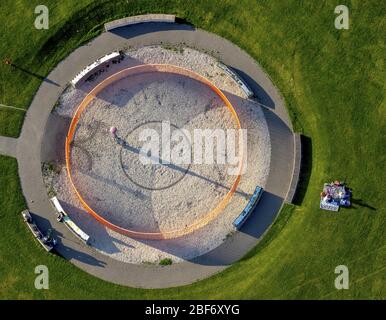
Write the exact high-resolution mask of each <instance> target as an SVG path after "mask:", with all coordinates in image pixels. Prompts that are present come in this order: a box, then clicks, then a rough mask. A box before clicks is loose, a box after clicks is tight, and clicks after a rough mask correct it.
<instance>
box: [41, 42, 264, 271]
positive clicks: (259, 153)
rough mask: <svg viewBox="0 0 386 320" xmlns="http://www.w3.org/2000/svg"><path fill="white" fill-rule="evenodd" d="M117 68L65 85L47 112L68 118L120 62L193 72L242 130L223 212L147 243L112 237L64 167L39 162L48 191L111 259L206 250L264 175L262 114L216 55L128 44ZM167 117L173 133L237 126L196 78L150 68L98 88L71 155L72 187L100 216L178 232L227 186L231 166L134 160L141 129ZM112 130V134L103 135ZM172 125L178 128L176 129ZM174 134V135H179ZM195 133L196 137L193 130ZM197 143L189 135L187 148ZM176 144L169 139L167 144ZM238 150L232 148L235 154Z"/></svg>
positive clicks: (227, 230)
mask: <svg viewBox="0 0 386 320" xmlns="http://www.w3.org/2000/svg"><path fill="white" fill-rule="evenodd" d="M126 54H127V57H126V58H125V59H124V60H123V61H122V62H121V63H119V64H117V65H111V66H109V68H106V70H105V72H103V73H101V74H100V75H99V76H98V77H96V78H95V79H93V80H92V81H88V82H85V83H84V84H83V85H82V86H81V87H80V88H79V89H73V88H68V89H67V90H66V91H65V92H64V93H63V95H62V96H61V99H60V103H59V104H58V106H57V107H56V108H55V110H54V111H53V112H55V113H56V114H57V115H60V116H63V117H71V116H72V115H73V113H74V111H75V108H76V107H77V105H78V104H79V103H80V101H81V100H82V98H83V97H84V96H85V94H86V93H87V92H88V91H89V90H91V89H92V88H93V87H94V86H95V85H96V84H97V83H98V82H99V81H101V80H102V79H104V78H105V77H107V76H108V75H110V74H112V73H115V72H117V71H119V70H120V69H122V68H125V67H127V66H131V65H136V64H143V63H169V64H174V65H177V66H182V67H185V68H188V69H190V70H192V71H195V72H197V73H199V74H201V75H203V76H205V77H207V78H208V79H209V80H210V81H212V82H213V83H214V84H215V85H216V86H218V87H219V88H220V89H222V90H223V92H224V93H225V94H226V95H227V97H228V99H229V100H230V101H231V102H232V104H233V105H234V107H235V109H236V111H237V113H238V116H239V118H240V121H241V125H242V128H243V129H247V130H248V133H247V147H248V149H247V151H248V152H247V169H246V172H245V174H244V175H243V176H242V178H241V180H240V184H239V186H238V189H237V191H236V193H235V194H234V196H233V197H232V199H231V201H230V203H229V204H228V206H227V207H226V208H225V209H224V211H223V212H222V213H221V214H220V215H219V216H218V217H217V218H216V219H215V220H213V221H212V222H210V223H209V224H208V225H206V226H205V227H203V228H201V229H199V230H197V231H195V232H193V233H191V234H188V235H185V236H183V237H179V238H176V239H171V240H158V241H155V240H153V241H150V240H149V241H144V240H136V239H131V238H129V237H126V236H123V235H121V234H118V233H116V232H114V231H112V230H110V229H108V228H106V227H104V226H102V225H101V224H99V223H98V222H97V221H96V220H95V219H94V218H93V217H91V216H90V215H89V214H87V213H86V212H85V211H84V210H83V208H82V206H81V205H80V203H79V201H78V200H77V199H76V197H75V195H74V193H73V191H72V190H71V188H70V186H69V181H68V177H67V173H66V169H65V166H64V165H62V167H59V168H58V167H56V168H55V170H52V168H47V167H46V168H45V170H44V177H45V182H46V185H47V188H48V191H49V192H50V193H53V192H56V193H57V196H58V198H59V200H60V201H61V203H62V205H63V207H64V208H65V210H66V211H67V213H68V214H69V215H70V216H71V218H72V219H73V220H74V221H75V222H76V223H77V224H78V225H79V226H80V227H81V228H82V229H83V230H84V231H85V232H86V233H88V234H89V235H90V237H91V239H92V240H91V245H92V246H93V247H94V248H95V249H97V250H99V251H101V252H102V253H105V254H108V255H110V256H111V257H112V258H115V259H119V260H122V261H125V262H130V263H157V262H159V261H160V260H161V259H163V258H171V259H172V260H173V261H174V262H179V261H181V260H186V259H192V258H194V257H196V256H198V255H201V254H204V253H205V252H208V251H210V250H212V249H214V248H215V247H217V246H218V245H220V244H221V243H222V242H223V241H224V239H225V238H226V237H227V236H228V235H229V234H231V233H232V232H233V227H232V222H233V220H234V219H235V218H236V217H237V216H238V215H239V214H240V212H241V211H242V210H243V208H244V207H245V205H246V204H247V202H248V199H249V197H250V195H251V194H252V193H253V191H254V189H255V187H256V185H259V186H263V187H264V185H265V183H266V179H267V176H268V172H269V163H270V142H269V133H268V128H267V124H266V121H265V119H264V115H263V112H262V110H261V108H260V107H259V105H258V104H257V103H256V102H254V101H253V100H248V99H247V98H246V97H245V95H244V93H243V92H242V90H241V89H240V88H239V86H238V85H237V83H236V82H235V81H234V80H233V79H232V78H231V77H230V76H228V75H226V74H225V73H224V72H223V70H222V69H220V68H219V67H218V66H217V61H216V60H215V59H214V58H213V57H211V56H209V55H207V54H205V53H202V52H199V51H196V50H194V49H191V48H184V47H179V48H165V47H160V46H157V47H143V48H136V49H130V50H128V51H127V52H126ZM161 121H169V122H170V124H171V129H172V131H174V130H175V131H179V130H181V129H185V130H186V132H189V133H193V130H194V129H216V128H221V129H224V130H227V129H235V128H236V124H235V121H234V119H233V118H232V117H231V114H230V112H229V111H228V109H227V108H226V107H225V106H224V105H223V103H222V101H221V100H220V99H219V98H218V97H217V96H216V95H215V94H214V93H213V92H212V91H211V90H210V89H209V88H208V87H206V86H205V85H203V84H201V83H199V82H197V81H196V80H193V79H190V78H187V77H184V76H179V75H172V74H164V73H147V74H141V75H136V76H131V77H127V78H125V79H122V80H120V81H119V82H117V83H114V84H113V85H111V86H109V87H107V88H106V89H104V90H103V91H102V92H101V93H100V94H99V95H98V97H97V98H96V99H94V100H93V101H92V102H91V103H90V105H89V106H88V108H87V109H86V110H85V111H84V113H83V114H82V116H81V118H80V121H79V125H78V129H77V132H76V134H75V137H74V143H73V147H72V152H71V161H72V164H73V166H72V170H73V176H74V183H75V185H76V186H77V188H78V190H79V192H80V193H81V194H82V196H83V197H84V198H85V200H86V201H87V202H88V204H89V205H90V206H91V207H92V208H93V209H94V210H95V211H96V212H98V213H99V214H100V215H101V216H103V217H104V218H105V219H107V220H109V221H111V222H113V223H115V224H118V225H120V226H122V227H125V228H130V229H133V230H136V231H146V232H158V231H169V230H174V229H179V228H183V227H184V226H186V225H189V224H191V223H193V222H194V221H197V219H200V218H202V217H204V216H205V215H206V214H207V213H208V212H209V211H210V210H212V209H213V208H214V207H215V206H216V205H217V204H218V203H219V202H220V201H221V199H222V198H223V197H224V195H225V194H226V193H227V192H228V191H229V188H230V186H231V185H232V183H233V181H234V179H235V176H233V175H230V174H229V170H228V169H229V168H230V167H233V166H232V165H230V164H218V163H215V164H210V165H209V164H194V163H193V164H191V165H188V164H171V165H164V164H157V165H154V164H148V165H144V164H142V163H141V162H140V161H139V155H138V152H139V150H140V148H141V144H142V142H140V141H139V140H138V137H139V132H140V131H141V130H143V129H153V130H156V131H158V132H159V131H160V129H161ZM111 126H115V127H116V128H117V136H118V137H119V138H120V139H121V141H124V145H121V144H119V143H117V141H116V140H115V139H114V138H113V137H112V136H111V134H110V133H109V132H108V130H109V128H110V127H111ZM177 128H178V129H177ZM179 132H181V131H179ZM192 136H193V134H192ZM194 145H195V141H191V147H192V148H194ZM172 147H173V145H172ZM236 151H237V150H236Z"/></svg>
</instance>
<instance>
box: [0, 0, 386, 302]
mask: <svg viewBox="0 0 386 320" xmlns="http://www.w3.org/2000/svg"><path fill="white" fill-rule="evenodd" d="M37 4H40V3H39V1H28V2H27V1H22V0H19V1H17V0H13V1H10V0H3V1H2V2H1V4H0V9H1V10H0V19H1V20H0V21H1V23H3V24H6V25H7V27H6V28H5V29H4V28H3V30H2V33H1V34H0V40H1V41H0V58H1V59H2V58H3V57H5V56H10V57H11V58H12V59H13V62H14V63H15V64H16V65H17V66H19V67H20V68H22V69H25V70H28V71H29V72H30V73H26V72H24V71H22V70H21V69H16V70H12V69H11V67H9V66H5V65H3V64H2V65H0V77H1V78H0V80H1V82H0V83H1V85H0V103H2V104H6V105H13V106H17V107H21V108H27V106H28V105H29V103H30V101H31V99H32V97H33V94H34V92H36V90H37V88H38V86H39V83H40V81H41V80H40V76H45V75H47V74H48V72H49V70H51V69H52V68H53V67H54V66H55V65H56V64H57V63H58V62H59V61H60V60H61V59H62V58H64V57H65V56H66V55H68V54H69V53H70V52H71V51H72V50H74V49H75V48H76V47H77V46H78V45H79V44H80V43H84V42H85V41H87V40H88V39H90V38H92V37H93V36H95V35H96V34H98V32H99V31H100V30H101V26H102V24H103V22H105V21H107V20H111V19H112V18H117V17H122V16H127V15H134V14H138V13H146V12H168V13H176V14H177V15H178V16H179V17H182V18H186V19H187V20H188V21H190V22H192V23H193V24H194V25H196V26H198V27H200V28H204V29H206V30H209V31H211V32H215V33H217V34H219V35H221V36H223V37H225V38H227V39H229V40H231V41H233V42H234V43H236V44H237V45H239V46H240V47H241V48H243V49H244V50H246V51H247V52H248V53H249V54H250V55H251V56H253V57H254V58H255V59H256V60H257V61H259V63H260V64H261V65H262V66H263V67H264V68H265V69H266V71H267V72H268V74H269V75H270V77H271V78H272V79H273V81H274V83H275V84H276V85H277V86H278V88H279V89H280V91H281V92H282V94H283V96H284V98H285V100H286V103H287V106H288V110H289V113H290V116H291V118H292V120H293V123H294V126H295V128H296V130H297V131H300V132H302V133H303V134H304V135H306V136H307V137H309V138H310V141H311V143H310V145H311V144H312V159H309V160H310V161H309V162H308V163H311V162H312V171H311V173H310V179H309V183H308V186H307V188H306V189H305V188H303V190H306V191H305V194H304V199H303V201H302V202H301V204H300V205H299V206H286V207H285V208H284V209H283V210H282V212H281V213H280V216H279V218H278V220H277V221H276V223H275V225H274V226H273V227H272V229H271V230H270V232H269V234H268V235H267V236H266V237H265V238H264V239H263V240H262V242H261V243H260V244H259V245H258V246H257V247H256V248H255V249H254V250H252V252H250V253H249V254H248V255H247V256H246V257H245V258H244V259H242V260H241V261H240V262H238V263H236V264H235V265H233V266H232V267H230V268H229V269H227V270H226V271H224V272H222V273H220V274H218V275H216V276H214V277H212V278H209V279H206V280H203V281H200V282H197V283H195V284H192V285H190V286H185V287H179V288H172V289H165V290H141V289H133V288H125V287H120V286H116V285H112V284H109V283H106V282H103V281H101V280H99V279H96V278H94V277H91V276H89V275H88V274H86V273H84V272H83V271H81V270H79V269H77V268H76V267H74V266H73V265H72V264H70V263H68V262H66V261H64V260H63V259H61V258H59V257H56V256H52V255H48V254H46V253H45V252H43V250H42V249H41V248H40V247H38V245H37V244H35V243H34V242H33V239H32V238H31V236H30V235H29V234H28V232H27V229H26V228H25V226H24V225H23V224H22V222H21V219H20V217H19V211H20V210H21V209H22V208H23V207H24V204H23V201H24V200H23V199H22V197H21V193H20V186H19V183H18V178H17V168H16V162H15V160H13V159H10V158H6V157H0V186H1V189H0V203H1V207H0V222H1V231H2V232H1V233H0V261H1V263H0V298H58V299H62V298H137V299H142V298H184V299H191V298H219V299H220V298H225V299H228V298H234V299H242V298H253V299H254V298H316V299H319V298H339V299H348V298H383V299H385V298H386V241H385V240H386V237H385V231H384V230H385V227H386V219H385V218H386V217H385V215H386V205H385V201H384V195H385V190H386V183H385V181H386V168H385V163H386V138H385V137H386V103H385V91H386V90H385V79H386V75H385V65H384V64H385V52H386V45H385V41H384V39H385V38H386V31H385V30H386V19H385V12H386V3H385V2H379V1H359V0H358V1H346V2H345V4H346V5H347V6H348V7H349V9H350V29H349V30H336V29H335V28H334V17H335V15H334V8H335V6H336V5H338V4H340V3H338V2H337V1H307V2H300V1H295V0H292V1H285V2H284V1H246V0H244V1H231V0H228V1H221V2H220V1H218V2H216V1H206V0H201V1H200V0H199V1H197V0H195V1H194V0H191V1H190V0H183V1H178V0H168V1H153V0H146V1H145V0H143V1H91V0H82V1H72V0H68V1H60V2H58V1H53V0H46V1H45V4H46V5H47V6H48V7H49V8H50V9H51V11H50V12H51V15H50V19H51V20H50V23H51V28H50V29H49V30H47V31H38V30H35V29H34V28H33V21H34V14H33V9H34V7H35V5H37ZM85 17H88V18H87V19H86V18H85ZM32 74H34V75H32ZM22 120H23V116H22V113H20V111H10V110H7V111H5V110H2V109H1V108H0V134H2V135H10V136H17V135H18V134H19V130H20V126H21V124H22ZM336 178H338V179H344V178H346V179H347V181H348V182H349V185H350V187H351V188H353V190H354V195H353V197H354V200H355V203H354V206H353V208H352V209H343V210H341V211H340V212H339V213H338V214H336V213H329V212H326V211H321V210H319V209H318V200H319V192H320V190H321V187H322V184H323V182H328V181H331V180H333V179H336ZM4 186H7V187H4ZM37 264H46V265H47V266H48V267H49V270H50V290H45V291H38V290H35V289H34V287H33V281H34V277H35V275H34V272H33V271H34V267H35V266H36V265H37ZM340 264H345V265H347V266H348V268H349V270H350V289H349V290H343V291H337V290H336V289H335V288H334V278H335V276H336V275H335V274H334V269H335V267H336V266H337V265H340Z"/></svg>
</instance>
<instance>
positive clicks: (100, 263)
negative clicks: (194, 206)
mask: <svg viewBox="0 0 386 320" xmlns="http://www.w3.org/2000/svg"><path fill="white" fill-rule="evenodd" d="M166 43H168V44H180V43H185V44H186V45H188V46H190V47H193V48H196V49H202V50H205V51H207V52H211V53H212V54H213V55H215V56H217V57H218V58H219V59H221V60H222V61H223V62H224V63H226V64H227V65H229V66H231V67H232V68H234V69H235V70H236V71H237V72H238V73H239V74H240V75H241V76H242V77H243V78H244V79H245V80H246V82H247V83H248V84H249V85H250V87H251V88H252V90H253V91H254V92H255V94H256V95H257V96H258V98H259V101H260V102H261V103H262V104H263V105H265V106H266V107H265V108H264V112H265V114H266V118H267V122H268V127H269V131H270V135H271V147H272V151H271V168H270V174H269V178H268V184H267V186H266V190H265V193H264V195H263V197H262V199H261V202H260V204H259V205H258V206H257V208H256V210H255V212H254V213H253V214H252V216H251V218H250V219H249V220H248V222H247V223H246V224H245V225H244V227H243V229H242V230H241V231H240V232H237V233H236V234H235V235H234V236H232V237H230V238H229V239H228V240H227V241H225V242H224V243H223V244H222V245H221V246H219V247H218V248H216V249H214V250H213V251H211V252H209V253H207V254H205V255H203V256H201V257H198V258H196V259H194V260H192V261H189V262H183V263H178V264H174V265H171V266H167V267H161V266H155V265H154V266H153V265H146V266H145V265H134V264H127V263H123V262H121V261H117V260H113V259H111V258H109V257H108V256H105V255H103V254H101V253H99V252H97V251H95V250H93V249H92V248H90V247H88V246H87V245H85V244H83V243H82V242H81V241H80V240H78V239H77V238H76V237H75V236H74V235H73V234H72V233H71V232H70V231H69V230H68V229H67V228H66V227H65V226H64V225H63V224H62V223H58V222H57V221H56V216H55V214H54V211H53V208H52V207H51V205H50V203H49V200H48V196H47V192H46V189H45V186H44V183H43V178H42V172H41V163H42V159H44V154H43V155H42V143H43V137H44V136H45V135H49V134H50V131H49V130H47V131H46V125H47V120H48V117H49V115H50V113H51V110H52V107H53V106H54V104H55V102H56V100H57V99H58V97H59V96H60V94H61V93H62V91H63V89H64V88H65V86H66V85H67V83H68V82H69V81H70V80H71V79H72V78H74V76H75V75H76V74H77V73H78V72H79V70H81V69H82V68H84V67H85V66H86V65H88V64H90V63H92V62H93V61H95V60H96V59H97V58H99V57H101V56H103V55H105V54H107V53H110V52H112V51H113V50H119V49H122V48H127V47H130V46H139V45H152V44H166ZM63 134H65V132H63ZM45 141H46V140H45ZM293 141H294V138H293V133H292V129H291V125H290V121H289V118H288V115H287V111H286V108H285V106H284V102H283V99H282V98H281V96H280V94H279V92H278V91H277V89H276V88H275V86H274V85H273V84H272V82H271V81H270V79H269V77H268V76H267V75H266V74H265V73H264V71H263V70H262V69H261V67H260V66H259V65H257V64H256V63H255V62H254V60H253V59H252V58H251V57H250V56H249V55H247V54H246V53H245V52H244V51H242V50H240V49H239V48H238V47H236V46H235V45H233V44H232V43H230V42H229V41H227V40H225V39H223V38H220V37H218V36H216V35H214V34H211V33H208V32H205V31H203V30H199V29H195V28H193V27H191V26H186V25H179V24H163V23H148V24H140V25H134V26H129V27H122V28H119V29H115V30H113V32H104V33H103V34H101V35H100V36H98V37H97V38H96V39H94V40H93V41H92V42H91V43H89V44H88V45H85V46H82V47H80V48H78V49H77V50H75V51H74V52H73V53H72V54H70V55H69V56H68V57H67V58H66V59H65V60H63V61H62V62H61V63H59V64H58V65H57V67H56V68H55V69H54V70H53V71H52V72H51V73H50V74H49V75H48V77H47V79H46V80H45V81H43V82H42V84H41V86H40V88H39V90H38V91H37V93H36V95H35V97H34V99H33V101H32V103H31V105H30V107H29V109H28V112H27V114H26V119H25V121H24V125H23V128H22V132H21V135H20V138H19V139H17V140H16V139H12V138H4V137H0V154H6V155H10V156H14V157H17V159H18V164H19V175H20V180H21V185H22V190H23V193H24V196H25V199H26V201H27V203H28V207H29V209H30V211H31V212H32V213H33V215H34V219H35V220H36V222H37V224H38V226H39V227H40V228H42V230H46V229H47V228H51V227H52V228H53V229H55V230H56V232H57V236H58V238H59V239H60V243H59V245H58V247H57V251H58V252H59V253H60V254H61V255H62V256H63V257H65V258H66V259H68V260H69V261H71V262H72V263H73V264H75V265H76V266H78V267H79V268H81V269H83V270H85V271H86V272H88V273H90V274H93V275H94V276H97V277H100V278H102V279H104V280H106V281H110V282H114V283H118V284H122V285H128V286H133V287H144V288H163V287H171V286H179V285H184V284H189V283H192V282H194V281H196V280H199V279H203V278H206V277H209V276H211V275H213V274H215V273H217V272H219V271H222V270H223V269H224V268H226V267H227V266H229V265H230V264H232V263H233V262H235V261H237V260H238V259H240V258H241V257H242V256H243V255H244V254H246V253H247V252H248V251H249V250H250V249H252V248H253V247H254V246H255V245H256V243H257V242H258V241H259V239H260V238H261V236H262V235H263V234H264V233H265V232H266V231H267V229H268V228H269V226H270V225H271V224H272V222H273V221H274V219H275V217H276V215H277V213H278V212H279V210H280V208H281V206H282V204H283V201H284V199H285V198H286V195H287V192H288V188H289V185H290V182H291V177H292V170H293V161H294V153H293V149H294V145H293ZM63 148H64V146H63ZM43 149H44V148H43Z"/></svg>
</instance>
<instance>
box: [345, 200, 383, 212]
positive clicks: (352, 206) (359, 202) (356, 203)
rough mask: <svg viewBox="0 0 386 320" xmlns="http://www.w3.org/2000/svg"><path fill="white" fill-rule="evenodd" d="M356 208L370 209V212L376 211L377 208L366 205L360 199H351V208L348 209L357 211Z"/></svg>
mask: <svg viewBox="0 0 386 320" xmlns="http://www.w3.org/2000/svg"><path fill="white" fill-rule="evenodd" d="M355 205H357V206H355ZM358 207H363V208H367V209H370V210H372V211H376V210H377V208H375V207H373V206H371V205H369V204H368V203H366V202H365V201H363V200H362V199H354V198H351V207H349V209H358Z"/></svg>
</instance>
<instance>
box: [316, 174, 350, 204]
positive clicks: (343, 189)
mask: <svg viewBox="0 0 386 320" xmlns="http://www.w3.org/2000/svg"><path fill="white" fill-rule="evenodd" d="M320 197H321V199H322V201H323V202H325V203H333V204H336V205H338V206H344V207H349V206H350V205H351V202H350V198H351V190H350V189H349V188H348V187H347V186H346V184H345V183H344V182H340V181H339V180H335V181H334V182H331V183H325V184H324V188H323V191H322V192H321V194H320Z"/></svg>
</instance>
